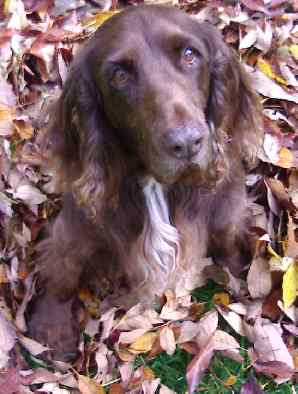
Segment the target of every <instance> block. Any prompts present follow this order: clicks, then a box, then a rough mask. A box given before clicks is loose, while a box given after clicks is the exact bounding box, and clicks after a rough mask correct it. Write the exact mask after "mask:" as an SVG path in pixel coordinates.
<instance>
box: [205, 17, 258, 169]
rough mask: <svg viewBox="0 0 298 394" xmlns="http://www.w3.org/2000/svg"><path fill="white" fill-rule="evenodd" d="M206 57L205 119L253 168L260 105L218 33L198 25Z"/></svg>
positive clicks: (244, 74) (233, 56) (206, 25)
mask: <svg viewBox="0 0 298 394" xmlns="http://www.w3.org/2000/svg"><path fill="white" fill-rule="evenodd" d="M201 26H202V27H201V28H202V30H203V32H204V33H203V34H204V37H205V42H206V45H207V47H208V49H209V54H210V69H211V87H210V97H209V103H208V108H207V116H208V118H209V120H210V121H211V122H212V123H213V125H214V127H215V129H221V130H222V131H223V132H224V133H226V134H227V136H228V138H230V139H232V142H233V144H234V146H237V148H238V150H239V152H240V154H241V157H242V159H243V160H244V161H245V162H246V164H247V165H249V166H251V165H254V163H255V161H256V159H257V152H258V150H259V148H260V146H261V143H262V137H263V127H262V113H261V105H260V102H259V99H258V97H257V94H256V93H255V92H254V90H253V89H252V87H251V84H250V81H249V76H248V75H247V73H246V72H245V70H244V68H243V66H242V65H241V64H240V62H239V60H238V59H237V57H236V54H235V53H234V52H233V50H232V49H231V48H230V47H228V45H226V44H225V43H224V41H223V39H222V37H221V34H220V33H219V31H218V30H217V29H216V28H214V27H213V26H212V25H209V24H207V23H202V24H201Z"/></svg>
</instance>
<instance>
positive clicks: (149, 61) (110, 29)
mask: <svg viewBox="0 0 298 394" xmlns="http://www.w3.org/2000/svg"><path fill="white" fill-rule="evenodd" d="M259 120H260V108H259V105H258V102H257V98H256V96H255V94H254V92H253V91H252V89H251V87H250V85H249V82H248V80H247V76H246V74H245V72H244V71H243V69H242V67H241V65H240V64H239V62H238V60H237V59H236V57H235V55H234V54H233V52H232V51H231V50H230V48H229V47H228V46H227V45H225V44H224V42H223V40H222V38H221V36H220V33H219V32H218V31H217V30H216V29H215V28H214V27H212V26H210V25H208V24H206V23H197V22H196V21H194V20H193V19H191V18H190V17H189V16H188V15H186V14H185V13H184V12H182V11H180V10H178V9H175V8H167V7H163V6H138V7H131V8H129V9H127V10H126V11H124V12H122V13H120V14H118V15H116V16H114V17H112V18H111V19H110V20H109V21H107V22H106V23H105V24H104V25H103V26H102V27H101V28H100V29H99V30H98V31H97V33H96V34H95V35H94V37H93V38H92V39H91V40H90V41H89V43H88V44H87V45H86V46H85V48H84V50H83V51H82V53H81V54H80V56H79V57H78V58H77V59H76V60H75V61H74V64H73V67H72V70H71V72H70V74H69V76H68V79H67V82H66V84H65V87H64V90H63V93H62V95H61V97H60V99H59V101H58V103H57V106H56V110H55V112H54V113H53V122H52V125H51V127H50V133H49V141H50V148H51V150H52V154H53V157H54V158H55V164H56V170H57V174H58V175H59V177H60V178H59V182H60V187H61V188H62V191H63V196H64V205H63V209H62V212H61V213H60V215H59V217H58V218H57V220H56V222H55V223H54V225H53V229H52V234H51V236H50V237H49V238H48V240H46V241H45V242H44V243H43V244H42V246H41V249H42V250H43V255H42V258H41V259H42V262H43V265H42V269H41V277H42V279H43V280H44V283H45V285H44V289H45V293H44V295H43V296H42V297H41V298H40V299H39V300H38V301H37V303H36V305H35V311H34V313H33V316H32V319H31V321H30V323H29V329H30V332H31V334H32V335H33V336H34V337H35V338H37V339H38V340H40V341H42V342H45V343H47V344H48V345H49V346H51V347H53V348H54V349H55V357H56V358H60V359H67V358H69V357H71V356H73V355H74V354H75V352H76V349H77V341H78V324H77V322H76V320H75V319H74V318H73V313H72V305H73V301H74V299H75V298H76V295H77V290H78V288H79V283H81V281H85V282H87V281H89V280H90V279H92V278H93V277H95V276H100V277H101V276H108V277H112V278H114V276H116V273H117V274H118V273H119V275H122V274H124V275H126V277H127V279H128V283H129V286H130V289H131V290H130V291H134V292H135V293H134V294H136V295H137V297H139V298H142V297H146V299H147V300H148V297H149V296H154V295H161V294H162V292H163V291H164V290H165V289H166V288H168V287H169V286H171V283H173V281H175V278H177V275H180V274H181V273H182V272H183V271H185V270H187V269H188V267H189V264H193V260H194V257H195V258H196V260H198V259H199V258H200V257H206V256H212V257H214V259H215V260H216V261H219V262H220V263H221V264H225V265H226V266H228V267H229V268H230V269H231V270H232V272H234V273H235V272H236V273H237V272H239V270H240V268H239V267H242V266H243V265H244V263H245V262H247V261H248V259H249V258H250V251H249V248H248V246H247V241H246V240H245V237H246V233H247V220H246V218H247V216H248V208H249V204H248V201H247V196H246V191H245V171H244V166H243V162H244V161H245V162H250V161H251V160H254V158H255V157H256V152H257V149H258V146H259V144H260V141H261V138H262V132H261V130H260V128H259ZM49 310H50V311H51V313H49Z"/></svg>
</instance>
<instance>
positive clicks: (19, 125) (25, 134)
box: [13, 119, 34, 140]
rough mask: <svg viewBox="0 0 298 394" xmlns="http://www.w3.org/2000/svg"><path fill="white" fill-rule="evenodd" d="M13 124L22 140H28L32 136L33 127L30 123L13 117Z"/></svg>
mask: <svg viewBox="0 0 298 394" xmlns="http://www.w3.org/2000/svg"><path fill="white" fill-rule="evenodd" d="M13 124H14V126H15V128H16V131H17V133H18V134H19V136H20V137H21V138H22V139H23V140H29V139H30V138H32V137H33V135H34V129H33V127H32V126H31V125H30V124H27V123H26V122H25V121H24V120H23V119H14V121H13Z"/></svg>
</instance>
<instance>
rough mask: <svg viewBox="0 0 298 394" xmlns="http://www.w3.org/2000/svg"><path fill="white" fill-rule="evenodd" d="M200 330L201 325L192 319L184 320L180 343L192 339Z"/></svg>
mask: <svg viewBox="0 0 298 394" xmlns="http://www.w3.org/2000/svg"><path fill="white" fill-rule="evenodd" d="M199 330H200V325H199V324H198V323H193V322H192V321H184V322H183V323H182V324H181V328H180V334H179V338H178V343H179V344H181V343H184V342H189V341H191V340H192V339H193V338H194V337H195V336H196V335H197V334H198V332H199Z"/></svg>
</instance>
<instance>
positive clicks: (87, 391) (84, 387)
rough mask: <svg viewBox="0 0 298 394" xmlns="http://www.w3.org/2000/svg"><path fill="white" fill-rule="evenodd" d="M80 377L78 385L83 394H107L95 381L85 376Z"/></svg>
mask: <svg viewBox="0 0 298 394" xmlns="http://www.w3.org/2000/svg"><path fill="white" fill-rule="evenodd" d="M77 376H78V385H79V390H80V392H81V394H105V390H104V388H103V387H102V385H101V384H99V383H96V382H95V381H94V380H93V379H90V378H88V377H87V376H84V375H79V374H78V375H77Z"/></svg>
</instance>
